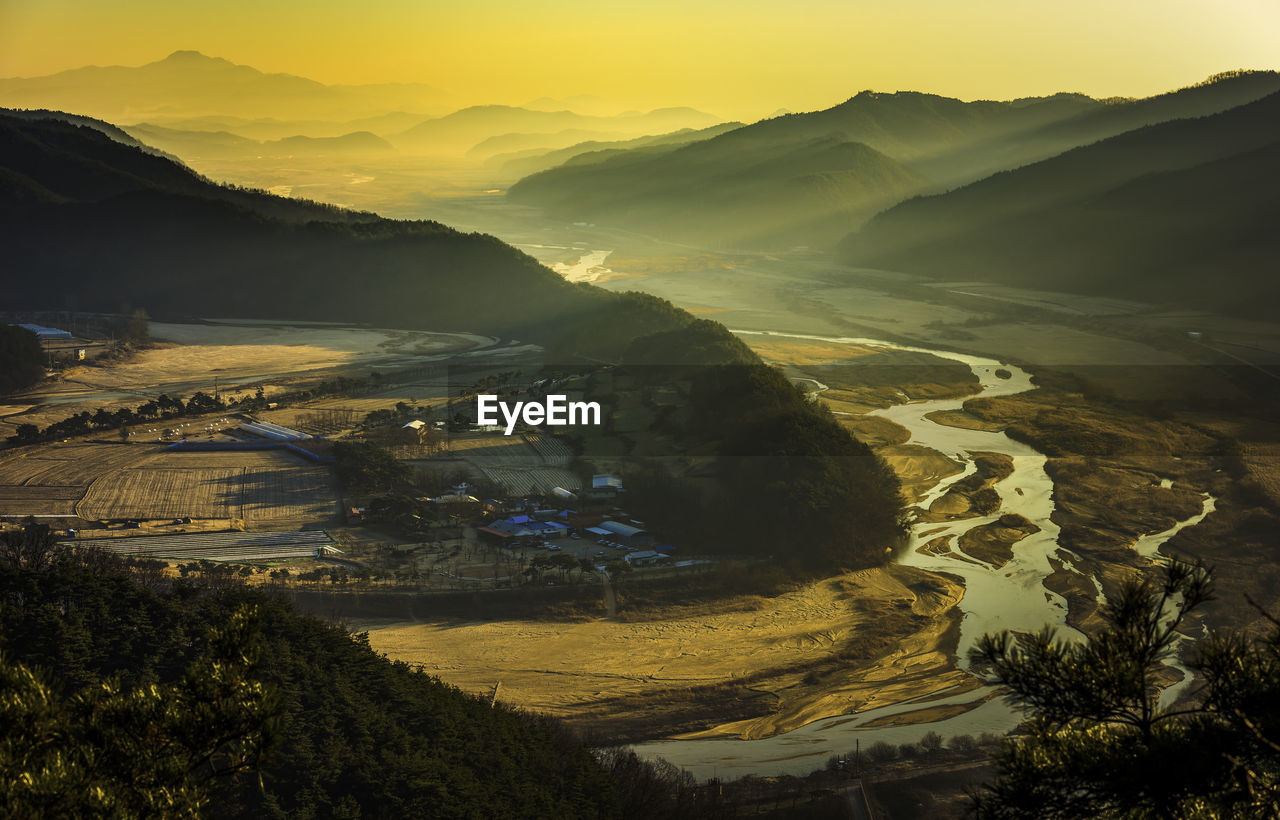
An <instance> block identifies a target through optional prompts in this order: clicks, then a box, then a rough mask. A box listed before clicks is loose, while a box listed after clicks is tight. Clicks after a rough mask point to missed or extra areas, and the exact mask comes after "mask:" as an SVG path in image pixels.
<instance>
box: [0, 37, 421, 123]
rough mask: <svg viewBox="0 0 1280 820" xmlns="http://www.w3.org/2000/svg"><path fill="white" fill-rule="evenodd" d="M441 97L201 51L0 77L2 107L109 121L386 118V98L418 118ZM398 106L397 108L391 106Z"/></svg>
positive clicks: (415, 87)
mask: <svg viewBox="0 0 1280 820" xmlns="http://www.w3.org/2000/svg"><path fill="white" fill-rule="evenodd" d="M441 96H442V94H441V92H440V91H438V90H437V89H434V88H431V87H430V86H425V85H417V84H387V85H376V84H375V85H364V86H329V85H324V84H322V83H318V82H316V81H315V80H309V79H307V78H305V77H298V76H295V75H292V74H267V73H264V72H261V71H259V70H258V69H256V68H252V67H250V66H245V65H236V64H235V63H232V62H230V61H228V60H224V59H222V58H220V57H208V56H205V55H204V54H201V53H200V52H198V51H175V52H173V53H172V54H170V55H169V56H168V57H165V58H164V59H162V60H157V61H155V62H151V63H146V64H145V65H141V66H85V67H82V68H73V69H68V70H66V71H60V72H58V73H56V74H50V75H47V76H43V77H14V78H8V79H0V105H4V106H9V107H14V108H22V107H38V108H57V109H63V110H68V111H77V112H82V113H84V114H88V115H90V116H94V117H101V118H103V119H106V120H109V121H113V122H137V121H139V120H143V119H148V118H156V117H163V116H165V115H166V114H170V115H174V114H176V115H184V116H191V115H198V114H202V113H203V114H210V115H218V114H227V113H229V112H234V113H236V114H238V115H240V116H247V117H254V116H257V117H290V118H316V117H319V118H325V119H332V118H334V117H335V116H342V115H344V114H345V115H346V116H347V117H358V116H367V115H371V114H380V113H384V112H385V111H386V110H387V106H388V103H389V102H390V101H391V100H398V101H400V102H401V103H402V104H403V102H405V101H412V102H416V103H417V106H416V107H419V108H420V109H421V110H422V112H423V114H426V113H428V112H429V111H430V110H432V109H438V108H439V106H440V99H441ZM396 107H399V106H396Z"/></svg>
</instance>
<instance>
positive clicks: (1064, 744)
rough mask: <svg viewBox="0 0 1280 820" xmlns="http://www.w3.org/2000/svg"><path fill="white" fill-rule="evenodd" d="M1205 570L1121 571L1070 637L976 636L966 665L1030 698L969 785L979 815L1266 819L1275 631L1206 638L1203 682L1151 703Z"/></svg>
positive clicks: (1205, 586)
mask: <svg viewBox="0 0 1280 820" xmlns="http://www.w3.org/2000/svg"><path fill="white" fill-rule="evenodd" d="M1211 597H1212V587H1211V583H1210V575H1209V572H1208V571H1207V570H1206V569H1205V568H1203V567H1200V566H1190V565H1187V564H1183V563H1179V562H1173V563H1171V564H1169V566H1168V567H1166V569H1165V573H1164V578H1163V579H1162V580H1161V581H1160V582H1159V583H1154V584H1153V583H1152V582H1151V581H1149V580H1141V581H1130V582H1127V583H1126V584H1124V585H1123V586H1122V587H1121V589H1120V591H1119V593H1118V595H1116V596H1115V597H1114V599H1113V600H1112V601H1111V602H1110V603H1109V604H1108V605H1107V607H1106V608H1105V610H1104V612H1103V620H1104V623H1105V626H1104V627H1103V628H1102V629H1101V630H1100V631H1099V632H1098V633H1097V634H1095V635H1093V636H1091V637H1089V638H1088V639H1087V640H1085V641H1082V642H1078V643H1064V642H1061V641H1058V640H1056V639H1055V635H1054V633H1053V632H1052V631H1051V630H1048V629H1046V630H1044V631H1041V632H1040V633H1039V634H1037V635H1034V636H1029V637H1028V636H1022V637H1014V636H1013V635H1011V634H1010V633H1008V632H1003V633H1000V634H998V635H986V636H984V637H983V638H982V639H981V640H980V641H979V644H978V646H977V648H976V649H975V650H974V653H973V660H974V663H975V666H977V665H984V666H986V667H988V668H989V669H990V671H991V682H992V683H997V684H1002V685H1004V686H1007V687H1009V693H1008V697H1009V698H1010V699H1011V700H1012V701H1013V702H1014V703H1015V704H1017V705H1019V706H1021V707H1023V708H1025V709H1027V710H1028V711H1029V713H1030V720H1029V721H1028V722H1027V723H1026V724H1025V727H1024V729H1025V731H1024V733H1023V735H1022V736H1021V737H1015V738H1011V739H1007V740H1006V741H1005V742H1004V744H1003V746H1002V748H1001V751H1000V752H999V753H997V755H996V758H995V762H996V770H997V777H996V778H995V780H994V781H992V782H991V783H989V784H987V785H986V786H985V787H984V789H983V791H981V792H979V793H977V794H975V795H974V808H975V811H976V814H977V815H978V816H979V817H1041V818H1067V817H1073V818H1074V817H1085V816H1102V817H1134V818H1138V817H1143V818H1145V817H1155V818H1180V817H1219V816H1222V817H1227V816H1230V817H1271V816H1275V812H1276V810H1277V809H1278V808H1280V804H1278V803H1277V802H1276V796H1277V795H1276V792H1275V791H1274V789H1275V785H1276V783H1277V780H1276V774H1277V771H1278V766H1280V748H1278V747H1276V746H1275V745H1274V743H1272V741H1273V740H1274V739H1275V738H1277V737H1280V735H1277V734H1275V730H1276V728H1277V727H1278V726H1280V719H1278V718H1280V711H1278V710H1280V707H1278V706H1277V704H1276V700H1277V697H1280V674H1277V670H1280V654H1278V653H1277V647H1278V646H1280V637H1277V635H1280V629H1277V635H1273V636H1272V637H1271V638H1270V639H1269V640H1268V641H1267V642H1264V643H1262V644H1260V645H1250V644H1247V643H1246V642H1245V641H1244V640H1243V639H1240V638H1238V637H1230V638H1216V639H1213V640H1210V641H1208V642H1207V644H1206V646H1205V647H1204V648H1203V649H1202V650H1201V651H1200V653H1199V654H1198V656H1197V658H1196V659H1195V660H1194V661H1193V666H1194V667H1195V668H1197V669H1199V670H1201V671H1202V672H1203V674H1204V675H1205V679H1206V683H1207V685H1206V688H1205V692H1204V694H1203V696H1202V697H1200V698H1198V699H1197V701H1196V702H1193V703H1192V704H1190V705H1179V704H1173V705H1170V706H1165V707H1162V706H1161V705H1160V703H1159V695H1160V689H1159V686H1158V685H1157V681H1158V672H1159V670H1160V668H1161V666H1162V664H1163V661H1164V660H1166V659H1167V658H1168V657H1169V656H1170V655H1171V654H1172V652H1173V650H1174V647H1175V645H1176V643H1177V642H1178V641H1179V628H1180V627H1181V626H1182V625H1183V624H1184V622H1185V620H1186V617H1187V614H1188V613H1189V612H1191V611H1192V610H1194V609H1195V608H1196V607H1198V606H1200V605H1202V604H1204V603H1205V602H1207V601H1209V600H1210V599H1211Z"/></svg>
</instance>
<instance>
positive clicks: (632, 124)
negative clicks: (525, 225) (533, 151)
mask: <svg viewBox="0 0 1280 820" xmlns="http://www.w3.org/2000/svg"><path fill="white" fill-rule="evenodd" d="M717 122H719V119H718V118H717V117H714V116H712V115H711V114H707V113H704V112H702V111H697V110H695V109H692V108H657V109H654V110H652V111H648V112H645V113H635V114H619V115H617V116H612V117H597V116H587V115H584V114H578V113H575V112H573V111H539V110H534V109H529V108H519V107H516V106H510V105H474V106H470V107H468V108H463V109H460V110H458V111H455V112H453V113H452V114H448V115H446V116H443V117H438V118H435V119H429V120H425V121H423V122H421V123H419V124H418V125H415V126H413V127H412V128H409V129H407V130H405V131H403V132H400V133H398V134H389V135H387V137H388V139H390V140H391V142H392V144H394V145H396V146H397V147H398V148H401V149H402V150H406V151H417V152H420V153H432V154H462V153H465V152H466V151H467V150H469V149H471V148H472V147H474V146H476V145H477V144H479V143H481V142H482V141H484V140H486V139H488V138H490V137H493V136H497V135H503V134H523V133H538V134H555V133H559V132H562V131H570V130H579V131H594V132H603V133H607V134H608V133H620V134H624V135H627V134H629V135H632V136H642V135H644V134H653V133H662V132H667V131H674V130H677V129H680V128H705V127H707V126H710V125H714V124H716V123H717Z"/></svg>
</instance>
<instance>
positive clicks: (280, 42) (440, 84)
mask: <svg viewBox="0 0 1280 820" xmlns="http://www.w3.org/2000/svg"><path fill="white" fill-rule="evenodd" d="M176 48H189V49H195V50H199V51H201V52H203V53H205V54H213V55H217V56H220V57H224V58H226V59H228V60H231V61H232V62H235V63H240V64H246V65H252V66H254V67H256V68H259V69H261V70H263V71H267V72H282V73H289V74H296V75H301V76H305V77H308V78H311V79H315V80H318V81H320V82H323V83H327V84H349V83H384V82H418V83H425V84H429V85H432V86H435V87H437V88H440V89H443V90H444V91H446V92H449V94H450V103H451V104H452V107H454V108H458V107H463V106H465V105H471V104H478V103H507V104H522V103H524V102H527V101H529V100H533V99H536V98H540V97H544V96H554V97H563V96H569V95H579V94H591V95H596V96H599V97H603V98H606V99H608V100H609V101H612V102H616V103H617V105H618V106H621V107H635V108H653V107H658V106H670V105H692V106H697V107H700V108H702V109H705V110H708V111H712V112H714V113H715V114H717V115H719V116H722V117H726V118H739V119H745V118H757V117H760V116H764V115H767V114H769V113H771V112H772V111H774V110H776V109H777V108H779V107H785V108H787V109H789V110H792V111H795V110H807V109H814V108H821V107H826V106H829V105H832V104H834V103H836V102H839V101H840V100H843V99H845V98H847V97H848V96H849V95H851V94H852V93H855V92H856V91H858V90H860V89H863V88H873V89H876V90H881V91H893V90H899V89H914V90H920V91H931V92H935V93H939V94H944V95H949V96H955V97H960V98H963V99H975V98H997V99H1007V98H1013V97H1019V96H1031V95H1040V94H1047V93H1053V92H1056V91H1062V90H1072V91H1079V92H1083V93H1086V94H1089V95H1091V96H1095V97H1107V96H1113V95H1124V96H1141V95H1148V94H1153V93H1156V92H1159V91H1163V90H1166V89H1168V88H1175V87H1179V86H1181V85H1184V84H1187V83H1189V82H1194V81H1196V80H1199V79H1202V78H1203V77H1205V76H1207V75H1209V74H1211V73H1213V72H1216V71H1221V70H1223V69H1224V68H1230V67H1237V66H1247V67H1250V68H1277V67H1280V60H1278V59H1277V56H1276V55H1278V54H1280V6H1277V5H1276V4H1275V3H1272V2H1267V0H1228V2H1223V3H1216V4H1203V3H1191V2H1176V3H1169V2H1155V0H1140V2H1128V3H1124V4H1114V3H1101V2H1096V0H1090V1H1089V2H1080V3H1073V4H1062V3H1050V2H1044V0H1034V1H1033V2H1027V1H1026V0H988V1H987V2H978V3H958V2H939V0H909V2H874V1H873V2H868V1H867V0H862V2H833V1H832V0H802V2H795V3H788V4H777V3H772V2H762V0H739V1H738V2H732V3H730V2H725V0H713V2H705V3H699V4H696V6H691V5H690V4H685V3H677V2H673V0H655V1H654V2H649V3H644V4H625V5H624V4H602V3H588V2H582V1H581V0H557V1H556V2H545V3H538V4H530V3H521V2H512V0H495V1H494V2H484V3H462V4H443V3H435V2H431V3H425V2H410V1H409V0H380V1H379V2H371V3H363V4H360V5H359V6H358V7H356V6H353V5H347V4H340V3H332V2H329V3H314V2H302V0H283V1H282V2H276V3H273V4H271V5H270V6H269V7H267V8H263V6H262V4H259V3H248V2H244V1H243V0H234V1H233V2H216V3H215V2H208V0H203V1H202V2H193V3H182V4H174V3H168V2H160V1H159V0H135V2H130V3H128V4H123V5H122V4H115V3H113V4H102V3H95V2H89V0H40V2H33V0H6V2H5V3H4V4H3V5H2V6H0V76H6V77H15V76H26V77H31V76H39V75H45V74H50V73H54V72H57V71H61V70H65V69H70V68H75V67H78V66H83V65H86V64H96V65H140V64H142V63H147V62H150V61H153V60H156V59H159V58H161V57H163V56H164V55H165V54H167V53H169V52H170V51H172V50H174V49H176ZM613 113H616V112H613Z"/></svg>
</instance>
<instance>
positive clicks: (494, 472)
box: [477, 464, 582, 495]
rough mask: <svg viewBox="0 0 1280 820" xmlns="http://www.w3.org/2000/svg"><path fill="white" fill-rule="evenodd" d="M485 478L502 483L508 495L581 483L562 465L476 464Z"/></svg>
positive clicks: (531, 492)
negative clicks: (521, 467) (497, 465)
mask: <svg viewBox="0 0 1280 820" xmlns="http://www.w3.org/2000/svg"><path fill="white" fill-rule="evenodd" d="M477 466H478V467H479V469H480V472H482V473H484V476H485V478H488V479H489V480H490V481H493V482H495V483H497V484H500V485H502V488H503V490H505V491H506V492H507V494H509V495H531V494H533V493H550V492H551V490H552V489H554V488H556V487H565V488H573V487H577V486H578V485H579V484H581V483H582V480H581V479H579V478H578V477H577V476H576V475H574V474H573V473H571V472H569V471H568V470H566V469H564V468H562V467H535V468H530V469H513V468H509V467H488V466H485V465H483V464H480V465H477Z"/></svg>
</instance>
